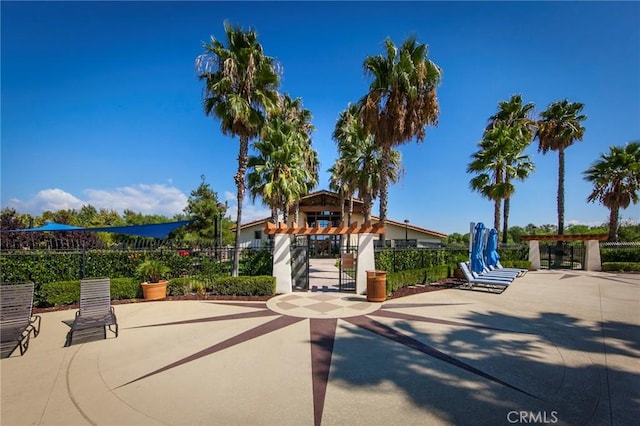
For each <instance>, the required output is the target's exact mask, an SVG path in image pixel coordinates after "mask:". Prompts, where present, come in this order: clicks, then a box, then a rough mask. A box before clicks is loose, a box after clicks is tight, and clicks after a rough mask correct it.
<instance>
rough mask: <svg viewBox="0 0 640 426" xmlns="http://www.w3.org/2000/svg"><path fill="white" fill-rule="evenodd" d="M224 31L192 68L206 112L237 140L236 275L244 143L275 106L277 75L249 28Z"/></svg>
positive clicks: (246, 144)
mask: <svg viewBox="0 0 640 426" xmlns="http://www.w3.org/2000/svg"><path fill="white" fill-rule="evenodd" d="M224 30H225V36H226V43H227V45H226V46H225V44H224V43H223V41H221V40H218V39H216V38H215V37H213V36H212V37H211V40H210V41H209V43H204V44H203V48H204V51H205V52H204V53H203V54H201V55H200V56H198V57H197V58H196V68H197V70H198V72H199V77H200V80H202V81H204V83H205V87H204V93H203V107H204V112H205V114H206V115H208V116H213V117H215V118H217V119H218V120H220V128H221V130H222V133H223V134H225V135H228V134H230V135H231V136H232V137H235V136H238V138H239V139H240V149H239V153H238V171H237V173H236V174H235V176H234V180H235V183H236V187H237V201H238V211H237V217H236V238H235V247H234V256H233V269H232V272H231V273H232V275H233V276H237V275H238V268H239V262H240V256H239V254H240V225H241V224H242V203H243V201H244V195H245V188H246V186H245V174H246V171H247V162H248V151H249V141H250V140H251V139H253V138H255V137H256V136H257V135H258V134H259V132H260V129H261V127H262V125H263V123H264V120H265V114H266V113H267V112H268V111H270V110H273V109H277V101H278V92H277V88H278V85H279V83H280V77H279V76H278V73H277V72H276V63H275V60H274V59H273V58H271V57H269V56H266V55H265V54H264V52H263V49H262V45H261V44H260V43H258V35H257V33H256V32H255V31H254V30H253V29H249V30H247V31H244V30H242V29H241V28H235V27H233V26H231V25H230V24H229V23H227V22H225V24H224Z"/></svg>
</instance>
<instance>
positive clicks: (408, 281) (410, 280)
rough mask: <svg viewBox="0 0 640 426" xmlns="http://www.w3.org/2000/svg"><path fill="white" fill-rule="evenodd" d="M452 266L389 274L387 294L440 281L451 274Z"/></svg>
mask: <svg viewBox="0 0 640 426" xmlns="http://www.w3.org/2000/svg"><path fill="white" fill-rule="evenodd" d="M451 270H452V267H451V266H450V265H438V266H432V267H431V268H421V269H410V270H407V271H401V272H389V273H387V294H389V293H391V292H393V291H395V290H397V289H399V288H402V287H407V286H410V285H416V284H424V283H426V282H428V281H438V280H441V279H443V278H447V277H448V276H449V275H450V274H451Z"/></svg>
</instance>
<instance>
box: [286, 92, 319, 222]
mask: <svg viewBox="0 0 640 426" xmlns="http://www.w3.org/2000/svg"><path fill="white" fill-rule="evenodd" d="M280 111H281V114H282V117H283V118H284V119H285V120H286V121H287V122H289V123H291V125H292V126H293V127H294V129H295V131H296V132H298V133H299V134H300V143H301V144H302V146H301V150H302V155H303V160H304V161H303V167H304V168H305V169H306V171H307V173H308V179H307V182H306V183H307V184H306V190H304V191H303V192H302V193H301V194H300V197H302V196H304V195H306V194H308V193H309V192H311V191H312V190H313V188H315V187H316V186H317V185H318V179H319V168H320V161H319V160H318V152H317V151H316V150H315V149H313V146H312V139H311V133H312V132H313V131H314V130H315V129H314V126H313V124H311V111H309V110H308V109H306V108H304V106H303V105H302V100H301V99H300V98H296V99H292V98H291V97H290V96H289V95H287V94H285V95H284V96H281V97H280ZM299 212H300V199H299V198H298V199H296V201H295V204H294V213H293V214H294V218H293V220H294V222H295V223H298V216H299Z"/></svg>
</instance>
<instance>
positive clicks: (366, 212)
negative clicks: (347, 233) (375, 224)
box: [362, 194, 373, 223]
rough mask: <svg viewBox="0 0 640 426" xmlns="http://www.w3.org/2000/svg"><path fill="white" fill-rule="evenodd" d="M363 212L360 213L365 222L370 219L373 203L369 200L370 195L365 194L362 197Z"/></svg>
mask: <svg viewBox="0 0 640 426" xmlns="http://www.w3.org/2000/svg"><path fill="white" fill-rule="evenodd" d="M362 201H363V204H364V205H363V210H364V211H363V212H362V215H363V216H364V222H365V223H367V222H369V221H371V206H372V205H373V202H372V200H371V195H369V194H367V195H365V196H364V197H363V200H362Z"/></svg>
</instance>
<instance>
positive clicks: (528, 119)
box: [485, 95, 535, 244]
mask: <svg viewBox="0 0 640 426" xmlns="http://www.w3.org/2000/svg"><path fill="white" fill-rule="evenodd" d="M533 107H534V106H533V103H532V102H529V103H527V104H524V103H523V100H522V95H512V96H511V98H510V99H509V100H508V101H500V102H499V103H498V111H497V112H496V113H495V114H494V115H492V116H491V117H490V118H489V124H488V125H487V128H486V130H485V132H488V131H491V130H492V129H495V128H497V127H499V126H506V127H508V128H510V129H513V130H515V131H514V132H513V133H512V135H513V136H514V140H513V141H512V142H513V143H512V148H513V149H512V150H511V151H510V152H509V153H508V154H507V155H506V156H505V157H506V170H505V174H504V179H505V184H506V186H507V188H509V189H510V192H508V193H507V194H505V195H506V197H505V198H504V208H503V221H502V227H503V228H502V242H503V244H506V243H507V236H508V232H507V230H508V229H509V212H510V208H511V196H512V195H513V193H514V192H515V186H513V185H509V184H510V183H511V180H512V179H517V180H520V181H522V180H525V179H526V178H527V177H529V174H531V172H533V170H534V168H535V167H534V164H533V162H532V161H531V157H530V156H529V155H524V151H525V150H526V149H527V148H528V147H529V145H530V144H531V142H532V141H533V135H534V131H535V121H534V119H533V117H532V115H533ZM496 229H498V228H496Z"/></svg>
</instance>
